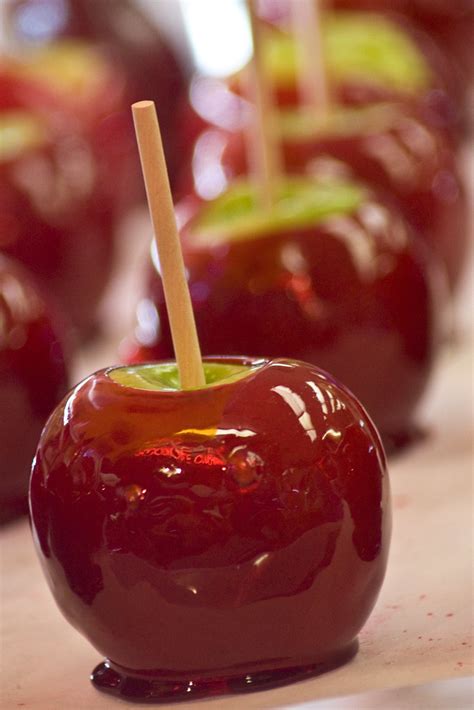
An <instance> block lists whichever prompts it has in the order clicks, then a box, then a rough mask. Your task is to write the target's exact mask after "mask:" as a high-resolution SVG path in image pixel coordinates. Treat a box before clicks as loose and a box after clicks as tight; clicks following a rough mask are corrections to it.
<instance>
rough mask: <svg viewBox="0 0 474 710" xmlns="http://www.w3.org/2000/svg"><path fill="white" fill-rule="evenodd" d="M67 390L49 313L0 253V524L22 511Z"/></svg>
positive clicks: (60, 350)
mask: <svg viewBox="0 0 474 710" xmlns="http://www.w3.org/2000/svg"><path fill="white" fill-rule="evenodd" d="M66 389H67V373H66V367H65V362H64V354H63V345H62V341H61V339H60V334H59V332H58V327H57V326H56V324H55V321H54V315H51V309H50V308H49V306H48V305H47V303H46V302H45V301H44V299H43V297H42V296H41V295H40V294H39V292H38V290H37V288H36V287H35V285H34V284H33V282H32V280H31V278H30V277H29V276H28V275H27V273H26V272H25V271H24V270H23V269H22V268H21V267H20V266H19V265H17V264H14V263H13V261H11V260H9V259H8V260H7V259H6V258H5V257H3V256H0V392H1V397H0V460H1V466H2V468H1V475H0V523H5V522H7V521H8V520H10V519H12V518H14V517H16V516H17V515H20V514H22V513H25V512H26V510H27V492H28V480H29V476H30V471H31V463H32V461H33V456H34V453H35V450H36V446H37V444H38V440H39V437H40V433H41V430H42V428H43V426H44V423H45V421H46V418H47V417H48V415H49V414H50V413H51V411H52V410H53V409H54V407H55V406H56V404H57V403H58V402H59V400H60V399H61V397H62V396H63V395H64V394H65V392H66Z"/></svg>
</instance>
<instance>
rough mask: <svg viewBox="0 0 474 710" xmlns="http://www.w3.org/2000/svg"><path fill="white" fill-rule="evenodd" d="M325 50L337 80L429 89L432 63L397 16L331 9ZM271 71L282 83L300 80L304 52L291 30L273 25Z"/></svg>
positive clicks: (269, 42)
mask: <svg viewBox="0 0 474 710" xmlns="http://www.w3.org/2000/svg"><path fill="white" fill-rule="evenodd" d="M323 42H324V56H325V59H326V67H327V71H328V73H329V76H330V78H331V80H332V81H333V82H335V83H336V84H337V83H339V82H345V81H352V80H364V79H365V80H367V78H369V79H371V80H373V81H377V82H379V83H381V84H383V85H384V86H387V87H388V88H389V89H393V90H397V91H403V92H407V93H416V92H417V91H422V90H423V89H426V88H427V87H428V86H429V84H430V82H431V80H432V74H431V71H430V68H429V66H428V64H427V62H426V60H425V58H424V56H423V54H422V52H421V51H420V49H419V48H418V47H417V46H416V44H415V42H414V41H413V40H412V39H411V38H410V36H409V35H408V34H407V33H406V31H404V30H403V29H402V28H401V27H399V26H398V25H397V24H396V23H395V22H393V21H391V20H390V19H388V18H386V17H383V16H381V15H376V14H373V15H372V14H370V13H355V12H354V13H352V12H338V13H329V14H328V15H327V17H326V18H325V19H324V23H323ZM264 53H265V57H266V59H265V61H266V63H267V66H268V72H269V75H270V76H272V77H273V78H274V81H275V82H276V83H277V84H280V85H284V86H293V85H294V84H295V76H296V67H297V62H298V55H297V51H296V44H295V42H294V40H293V39H292V38H291V36H290V35H287V34H285V33H282V32H279V31H274V30H270V31H268V33H267V36H266V40H265V44H264Z"/></svg>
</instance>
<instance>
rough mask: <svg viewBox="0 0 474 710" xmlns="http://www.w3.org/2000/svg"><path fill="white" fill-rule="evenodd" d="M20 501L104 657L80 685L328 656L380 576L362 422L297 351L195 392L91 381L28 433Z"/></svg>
mask: <svg viewBox="0 0 474 710" xmlns="http://www.w3.org/2000/svg"><path fill="white" fill-rule="evenodd" d="M227 360H228V361H229V360H230V361H231V362H235V360H236V359H235V358H231V359H229V358H228V359H227ZM240 361H241V362H245V361H246V362H250V361H249V359H243V358H242V359H240ZM30 501H31V516H32V524H33V534H34V538H35V541H36V544H37V549H38V552H39V555H40V558H41V562H42V565H43V569H44V572H45V574H46V577H47V579H48V582H49V584H50V587H51V590H52V592H53V595H54V597H55V599H56V602H57V603H58V605H59V607H60V609H61V611H62V612H63V614H64V615H65V616H66V618H67V619H68V620H69V621H70V622H71V623H72V624H73V625H74V626H75V627H76V628H77V629H78V630H79V631H81V632H82V633H83V634H84V635H85V636H86V638H88V639H89V641H90V642H91V643H92V644H93V645H94V647H95V648H96V649H97V650H98V651H99V652H100V653H101V654H104V656H106V657H107V659H109V662H108V664H107V665H105V666H104V665H103V666H101V667H99V669H98V670H97V671H96V672H95V675H94V679H95V683H96V684H97V685H98V686H99V687H101V688H102V689H104V690H108V691H109V692H114V693H116V694H125V695H128V696H130V695H133V696H134V697H135V699H137V697H138V698H139V699H145V697H146V698H147V699H148V700H151V699H153V698H152V697H151V695H150V693H152V692H153V693H155V695H159V696H160V695H161V696H162V695H163V694H164V693H165V687H168V686H167V681H173V682H174V691H173V692H175V693H176V694H179V693H181V692H183V691H182V687H183V684H185V685H186V686H187V684H188V682H189V681H195V682H196V684H197V685H199V683H202V682H204V683H207V692H216V689H218V690H220V691H222V690H224V689H225V688H224V687H223V684H225V683H224V681H226V679H228V678H229V677H230V678H233V677H237V678H242V679H244V678H245V676H246V675H249V676H250V679H249V682H248V685H249V686H251V684H252V676H253V674H257V676H258V674H261V673H262V672H266V675H267V682H268V677H270V679H271V678H272V676H273V673H275V678H274V681H275V682H278V675H279V673H280V672H281V671H282V669H298V668H299V669H300V670H301V668H303V667H304V668H306V667H308V666H311V667H312V666H317V665H318V664H321V665H319V666H318V667H319V669H321V668H322V667H323V666H324V665H331V664H332V663H334V662H335V661H336V659H338V658H339V659H341V658H342V657H343V656H344V654H346V655H350V653H351V652H353V650H354V639H355V638H356V636H357V633H358V632H359V631H360V629H361V627H362V625H363V624H364V622H365V620H366V619H367V617H368V615H369V613H370V611H371V609H372V607H373V605H374V603H375V599H376V597H377V594H378V591H379V589H380V585H381V583H382V579H383V576H384V572H385V566H386V559H387V552H388V542H389V536H390V512H389V484H388V478H387V473H386V468H385V460H384V454H383V450H382V447H381V444H380V441H379V438H378V435H377V433H376V431H375V429H374V427H373V425H372V423H371V421H370V419H369V418H368V417H367V415H366V413H365V412H364V410H363V408H362V407H361V406H360V404H359V403H358V402H357V400H356V399H355V398H354V397H353V396H352V395H351V394H350V393H349V392H348V391H347V390H346V389H345V388H344V387H342V386H341V385H339V384H338V383H337V382H336V381H335V380H333V379H332V378H331V377H330V376H328V375H326V374H325V373H323V372H321V371H320V370H318V369H317V368H315V367H313V366H311V365H307V364H304V363H296V362H293V361H285V360H283V361H279V360H275V361H267V362H266V363H265V364H264V366H263V367H261V368H260V369H258V370H256V371H254V373H253V374H251V375H249V376H247V377H245V378H243V379H240V380H238V381H235V382H232V383H228V384H218V385H216V386H212V387H209V388H206V389H203V390H194V391H167V392H163V391H146V390H140V389H132V388H129V387H126V386H123V385H119V384H117V383H116V382H114V381H112V380H111V378H110V377H109V376H108V374H107V371H106V370H105V371H104V370H102V371H100V372H98V373H96V374H95V375H92V376H90V377H89V378H87V379H86V380H84V381H83V382H82V383H81V384H80V385H78V386H77V387H76V388H75V389H74V390H73V391H72V392H71V393H70V395H69V396H68V397H67V398H66V399H65V400H64V401H63V402H62V403H61V405H60V406H59V407H58V408H57V409H56V410H55V412H54V414H53V416H52V417H51V419H50V420H49V422H48V424H47V426H46V428H45V430H44V432H43V435H42V438H41V441H40V444H39V447H38V451H37V457H36V462H35V466H34V468H33V474H32V479H31V489H30ZM351 649H352V651H351ZM110 666H111V667H112V671H111V670H110ZM114 679H115V682H116V683H118V685H116V686H115V687H110V686H107V683H108V682H110V681H111V680H112V681H113V680H114ZM160 681H161V685H160ZM270 682H271V681H270ZM168 685H169V684H168ZM191 685H192V683H191ZM226 687H227V689H228V686H226ZM137 688H138V690H137ZM147 693H148V695H147ZM141 694H142V697H141V698H140V695H141ZM183 694H185V693H183ZM188 696H189V695H188ZM153 697H155V696H153Z"/></svg>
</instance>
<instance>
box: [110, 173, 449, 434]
mask: <svg viewBox="0 0 474 710" xmlns="http://www.w3.org/2000/svg"><path fill="white" fill-rule="evenodd" d="M184 208H185V205H182V210H183V209H184ZM181 235H182V240H183V248H184V253H185V261H186V266H187V270H188V275H189V276H188V278H189V287H190V292H191V297H192V301H193V306H194V311H195V317H196V323H197V328H198V331H199V333H200V342H201V348H202V352H203V353H204V354H205V355H209V354H212V353H216V352H218V353H224V354H230V355H235V354H239V353H243V352H244V353H245V352H247V353H251V354H254V355H260V354H262V353H268V354H269V355H270V356H271V357H294V358H297V359H300V360H305V361H307V362H312V363H314V364H315V365H317V366H319V367H322V368H324V369H325V370H327V371H328V372H331V373H332V374H334V376H335V377H337V378H338V379H339V380H341V382H344V383H345V384H347V386H348V387H349V388H350V389H351V390H352V391H353V392H354V394H355V395H356V396H357V397H358V398H359V399H360V400H361V402H362V403H363V405H364V406H365V407H366V409H367V411H368V412H369V414H370V415H371V416H372V418H373V419H374V421H375V424H376V425H377V427H378V429H379V431H380V432H381V434H382V437H383V439H384V441H385V442H386V443H387V445H399V444H402V443H405V442H406V441H407V440H409V438H410V436H411V435H412V433H413V423H414V415H415V410H416V406H417V404H418V402H419V401H420V398H421V396H422V394H423V392H424V390H425V388H426V385H427V383H428V381H429V377H430V373H431V370H432V365H433V362H434V359H435V355H436V352H437V349H438V345H439V342H440V340H441V339H442V337H444V333H441V330H442V327H441V323H440V315H441V311H442V308H441V307H440V303H441V298H444V297H445V296H446V294H445V292H444V289H442V286H443V285H444V282H443V283H440V280H439V278H440V276H442V274H440V272H439V271H438V270H437V268H436V267H437V265H438V264H437V262H435V261H434V257H433V256H432V255H431V254H429V253H425V251H426V252H427V250H426V249H425V248H424V245H423V244H422V243H421V242H420V241H419V240H415V239H412V237H411V234H410V232H409V229H408V228H407V226H406V224H405V222H404V221H403V220H402V219H401V217H399V216H398V213H397V212H395V211H393V210H391V209H389V207H388V206H386V205H384V204H383V203H382V202H380V201H379V200H378V199H377V198H376V197H375V196H374V194H373V193H371V192H370V190H368V189H366V188H364V187H361V186H360V185H358V184H356V183H351V182H338V181H334V180H327V179H326V180H319V181H317V180H311V179H309V178H303V177H299V178H298V177H293V178H288V179H287V180H286V181H283V182H282V183H281V185H280V187H279V196H278V200H277V202H276V204H275V206H274V207H273V209H271V210H269V211H264V210H263V209H261V208H260V207H259V206H258V204H257V194H256V190H255V189H254V188H252V187H251V186H250V185H249V184H247V183H246V182H242V183H237V184H235V185H234V186H233V187H231V188H230V189H229V190H228V191H227V192H226V193H224V194H223V195H222V196H220V197H219V198H217V199H216V200H214V201H211V202H209V203H206V204H204V205H203V206H201V207H200V208H199V207H198V208H196V207H193V208H192V209H191V212H190V214H188V216H187V221H185V223H184V225H183V227H182V231H181ZM137 313H138V327H137V329H136V331H135V342H134V344H133V345H132V346H131V347H130V348H129V350H128V352H126V353H125V354H124V357H125V359H126V360H127V361H129V362H140V361H142V362H143V361H148V360H152V359H161V358H168V357H170V356H171V353H172V344H171V337H170V331H169V323H168V319H167V314H166V309H165V304H164V296H163V290H162V286H161V283H160V279H159V276H158V274H157V273H153V274H152V277H151V284H150V287H149V292H148V298H146V299H145V300H143V301H142V302H141V303H140V305H139V308H138V311H137ZM443 326H444V324H443Z"/></svg>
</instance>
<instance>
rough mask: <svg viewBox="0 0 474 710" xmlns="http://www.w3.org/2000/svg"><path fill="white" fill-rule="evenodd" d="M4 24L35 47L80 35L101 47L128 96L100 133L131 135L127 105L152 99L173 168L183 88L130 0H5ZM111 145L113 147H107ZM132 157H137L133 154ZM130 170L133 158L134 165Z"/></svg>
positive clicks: (176, 67) (178, 72)
mask: <svg viewBox="0 0 474 710" xmlns="http://www.w3.org/2000/svg"><path fill="white" fill-rule="evenodd" d="M5 15H6V22H7V26H8V27H9V30H10V33H11V35H12V36H13V37H14V39H16V40H17V41H19V42H21V43H25V44H30V45H31V46H38V45H41V44H47V43H50V42H55V41H57V40H63V39H68V40H70V39H79V40H83V41H85V42H86V43H88V44H89V45H90V46H92V47H95V48H97V49H100V50H102V51H103V52H104V54H105V55H106V57H108V59H109V60H111V61H112V64H113V66H114V68H115V71H116V72H120V73H121V74H123V75H124V76H125V79H126V91H127V100H126V102H125V105H124V107H122V113H121V114H120V115H115V116H114V117H113V119H112V120H111V121H110V124H111V125H109V126H104V129H103V132H102V137H103V140H104V141H105V142H106V143H107V135H110V132H111V131H113V132H114V133H115V134H117V133H118V134H120V135H121V136H122V135H123V127H124V125H125V127H126V129H127V137H128V138H130V137H132V136H133V132H132V123H131V120H130V116H129V104H130V103H131V102H133V101H138V100H140V99H142V98H143V97H147V98H150V99H153V100H154V101H155V102H156V105H157V107H158V115H159V118H160V125H161V129H162V134H163V140H164V144H165V150H166V155H167V160H168V163H169V167H170V172H171V173H172V174H173V173H174V172H175V171H176V170H177V169H178V164H179V163H180V154H179V152H178V146H177V145H176V144H175V112H176V107H177V105H178V102H179V100H180V97H181V96H182V94H183V93H184V92H185V79H184V74H183V69H182V67H181V65H180V60H179V58H178V56H177V55H176V54H175V53H174V51H173V50H172V49H171V47H170V46H169V45H168V43H167V42H166V41H165V39H164V37H163V35H162V33H161V32H160V31H159V29H158V28H157V27H156V26H155V25H154V24H153V22H152V21H150V19H149V18H148V17H147V16H146V15H145V14H144V13H143V12H142V11H141V10H140V8H139V6H138V5H137V3H135V2H131V1H130V0H113V2H105V1H104V0H62V2H61V3H60V6H58V3H57V0H7V7H6V12H5ZM110 147H111V148H113V146H110ZM134 157H135V158H136V156H134ZM135 165H136V168H135V174H136V172H137V168H138V162H137V161H136V163H135Z"/></svg>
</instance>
